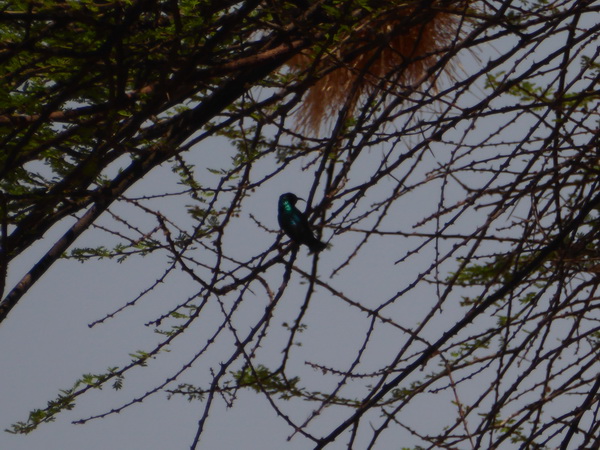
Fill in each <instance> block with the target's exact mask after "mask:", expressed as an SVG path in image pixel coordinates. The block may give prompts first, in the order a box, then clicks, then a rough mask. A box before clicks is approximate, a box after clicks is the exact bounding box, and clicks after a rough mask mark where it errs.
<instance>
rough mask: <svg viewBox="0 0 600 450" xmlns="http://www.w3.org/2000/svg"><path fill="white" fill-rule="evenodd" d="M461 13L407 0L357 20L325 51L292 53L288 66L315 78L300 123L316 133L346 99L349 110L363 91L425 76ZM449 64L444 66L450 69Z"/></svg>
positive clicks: (393, 87)
mask: <svg viewBox="0 0 600 450" xmlns="http://www.w3.org/2000/svg"><path fill="white" fill-rule="evenodd" d="M459 17H460V16H459V14H458V13H451V12H448V10H447V9H446V10H436V9H434V8H431V7H430V8H428V9H427V10H423V9H419V8H418V6H415V4H414V3H412V2H411V3H409V4H406V3H405V4H404V5H402V6H397V7H394V8H393V9H391V10H388V11H386V12H385V13H383V14H381V15H380V16H378V17H376V18H372V17H370V18H369V19H368V20H365V21H364V22H363V23H360V24H358V26H356V27H355V28H354V29H353V30H352V31H351V32H350V33H349V34H348V36H346V37H344V38H343V39H342V40H341V42H340V43H339V44H338V45H337V47H336V48H335V49H334V50H333V51H331V52H329V53H327V54H324V55H321V56H318V57H317V56H316V55H315V54H313V53H308V52H305V53H303V54H301V55H298V56H297V57H295V58H294V59H293V60H292V61H290V63H289V66H290V67H292V68H293V69H295V70H298V71H305V72H306V73H312V76H314V78H315V79H316V80H318V81H316V82H315V84H314V85H313V86H312V87H311V88H310V89H309V91H308V93H307V94H306V97H305V99H304V102H303V104H302V106H301V108H300V111H299V112H298V127H299V128H300V129H304V130H306V131H312V132H313V133H315V134H316V133H318V131H319V128H320V126H321V124H322V123H324V122H326V121H328V120H330V119H331V118H332V117H334V116H335V115H336V114H337V113H338V112H339V111H340V110H341V108H342V107H344V105H346V106H347V108H348V111H349V112H350V113H352V112H353V111H354V110H355V108H356V106H357V103H358V100H359V99H360V98H361V96H363V94H368V93H372V92H373V91H374V90H388V91H391V92H400V91H401V90H402V91H406V90H407V89H406V88H407V87H409V88H411V89H414V88H416V87H417V86H418V85H420V84H421V83H423V82H427V81H428V78H429V76H428V70H429V69H430V68H432V67H433V66H434V65H435V64H436V63H437V62H438V61H439V59H440V58H441V57H442V56H443V55H444V54H445V51H446V50H447V49H449V48H450V47H451V46H452V45H453V44H454V43H456V41H457V37H458V35H459V30H458V28H459V23H460V21H459ZM449 67H450V66H449V65H446V67H445V69H444V70H445V71H446V73H450V74H451V69H449ZM430 86H433V87H435V81H434V80H430ZM411 89H408V91H410V90H411Z"/></svg>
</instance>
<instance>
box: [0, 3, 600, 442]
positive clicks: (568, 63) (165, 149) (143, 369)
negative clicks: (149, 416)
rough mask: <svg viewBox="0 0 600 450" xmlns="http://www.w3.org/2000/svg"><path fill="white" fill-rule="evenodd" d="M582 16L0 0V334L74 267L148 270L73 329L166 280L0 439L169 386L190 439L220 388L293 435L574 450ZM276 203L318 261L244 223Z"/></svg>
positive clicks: (542, 8) (591, 193)
mask: <svg viewBox="0 0 600 450" xmlns="http://www.w3.org/2000/svg"><path fill="white" fill-rule="evenodd" d="M598 9H599V7H598V4H597V3H596V2H594V1H589V0H581V1H576V0H574V1H566V2H547V1H540V2H535V1H534V2H532V1H501V2H467V1H465V2H455V1H443V0H442V1H426V2H413V1H389V2H381V1H375V0H352V1H338V0H325V1H322V2H304V1H290V2H260V1H256V0H249V1H245V2H238V1H235V0H233V1H202V2H199V1H196V0H178V1H166V0H165V1H161V0H133V1H117V0H115V1H99V0H95V1H93V0H86V1H60V2H56V1H49V0H48V1H47V0H31V1H29V0H28V1H25V0H22V1H20V0H14V1H13V0H10V1H6V2H3V3H2V4H1V5H0V76H1V77H2V83H0V142H1V146H2V151H1V152H0V189H1V195H0V239H1V242H0V243H1V247H2V252H1V254H0V279H1V280H2V286H1V289H0V292H2V294H3V299H2V302H0V322H2V321H5V320H9V317H10V316H9V313H10V312H11V310H13V308H15V307H18V305H19V304H20V303H21V302H27V301H29V298H30V297H29V296H27V295H26V294H27V293H28V291H29V289H30V288H31V287H32V286H34V285H35V284H36V283H37V282H38V280H39V279H40V278H41V276H42V275H43V274H45V273H46V272H47V271H48V270H49V269H50V268H51V267H58V266H60V265H62V264H69V263H72V262H73V261H71V260H74V261H77V262H81V263H84V266H86V265H89V266H90V270H93V268H94V267H96V266H94V264H95V263H96V261H98V260H103V263H107V262H112V261H114V262H118V263H121V264H122V266H119V267H123V268H131V267H132V266H131V265H130V264H140V267H146V266H145V265H146V264H156V266H158V267H160V271H159V272H160V274H159V275H158V276H156V275H148V274H145V273H143V274H138V275H139V276H146V278H144V282H145V283H146V286H145V288H143V289H142V290H141V291H140V292H139V294H138V295H137V296H135V297H134V298H132V299H130V300H129V301H128V302H126V303H125V304H123V305H122V306H120V307H118V308H117V309H116V310H114V311H107V312H106V316H105V317H103V318H101V319H98V320H97V321H95V322H94V323H92V324H90V326H94V327H96V326H100V325H102V324H104V323H105V322H107V321H109V320H111V319H112V318H114V317H116V316H119V315H120V314H122V313H123V311H125V310H136V308H137V309H143V308H144V307H143V302H142V300H144V299H146V298H151V297H152V296H153V295H156V296H159V295H160V294H159V293H158V292H159V290H160V287H161V286H163V285H168V286H169V287H170V290H169V296H170V297H169V298H165V299H164V305H165V306H164V309H163V310H162V312H161V313H160V315H159V316H157V317H155V318H154V319H153V320H151V321H149V322H147V323H145V324H144V325H146V326H148V327H151V328H152V329H153V330H154V333H152V336H153V337H155V338H157V339H158V340H157V341H156V342H154V341H148V346H147V347H146V348H145V349H140V350H135V351H133V350H132V349H126V353H124V355H122V358H124V359H123V361H124V362H123V363H122V364H118V363H115V364H117V366H114V367H113V366H111V368H110V369H108V370H107V371H106V372H105V373H103V374H100V375H91V374H87V375H83V376H82V377H81V378H80V379H78V380H77V381H76V382H75V384H74V385H73V386H72V387H71V388H69V389H65V390H63V391H60V393H59V395H58V397H57V398H56V399H55V400H51V401H50V402H48V404H47V406H46V407H45V408H41V409H36V410H34V411H32V412H31V413H30V415H29V418H28V420H27V421H25V422H18V423H16V424H15V425H13V427H12V428H11V429H10V431H11V432H13V433H29V432H31V431H32V430H34V429H35V428H36V427H37V426H39V425H40V424H42V423H46V422H50V421H53V420H54V418H55V417H56V416H57V414H60V413H63V412H64V411H65V410H71V409H73V407H74V405H75V403H76V402H80V401H83V399H84V398H86V395H87V394H89V393H90V392H91V391H93V390H98V389H101V388H102V387H103V386H111V387H112V388H113V389H114V390H117V391H119V395H121V396H123V401H122V403H121V404H120V405H119V406H116V407H114V408H112V409H111V410H109V411H104V412H99V413H98V414H96V415H94V416H91V417H85V418H81V419H79V420H77V421H76V423H86V422H87V421H89V420H93V419H97V418H102V417H106V416H108V415H112V414H118V413H119V412H121V411H122V410H124V409H127V408H130V407H131V406H133V405H138V404H140V403H142V402H143V400H145V399H146V398H148V397H150V396H153V395H156V394H157V393H160V392H166V393H168V395H169V396H170V397H173V396H176V397H179V396H181V397H183V398H186V399H187V400H189V401H195V402H201V405H202V411H201V413H199V416H198V418H197V423H198V427H197V429H196V430H195V436H194V437H193V438H191V442H192V447H197V446H198V445H199V442H200V436H201V435H202V434H203V432H204V431H205V428H206V427H209V426H210V423H211V422H210V418H209V416H210V413H212V411H213V410H214V405H215V404H216V403H217V402H219V401H221V402H223V404H225V405H226V406H228V407H235V406H237V405H238V403H239V398H238V393H239V392H240V391H241V390H243V391H245V392H246V393H248V394H252V395H256V396H261V397H264V398H266V399H267V400H268V403H269V405H270V406H271V407H272V408H273V410H274V411H275V412H276V414H277V416H278V418H279V419H280V422H281V426H286V427H289V429H290V430H292V433H293V437H294V439H298V440H302V439H305V440H306V442H307V443H308V444H309V445H314V446H315V448H323V447H326V446H329V445H330V444H334V443H335V445H342V443H343V445H346V446H347V447H348V448H353V446H354V448H359V447H360V448H363V447H364V448H371V447H373V446H375V445H379V444H381V445H382V446H383V447H386V446H390V445H392V444H390V445H387V444H389V443H390V442H393V445H395V446H398V445H399V444H398V443H399V442H400V445H402V446H408V447H407V448H448V449H451V448H467V447H470V448H499V447H501V446H506V445H512V446H514V445H519V446H520V448H557V447H561V448H576V447H577V448H585V447H588V448H596V447H597V446H598V437H597V436H598V427H599V426H600V422H599V421H598V417H597V413H596V411H597V409H598V404H599V401H600V395H599V393H600V380H599V379H598V376H597V374H598V370H599V363H598V351H599V348H600V347H599V343H600V338H599V336H600V328H599V326H598V318H597V313H598V307H599V305H600V301H599V299H598V289H599V278H598V273H599V272H600V269H599V267H600V265H599V264H598V261H599V260H600V253H599V252H598V250H597V248H598V239H599V238H600V222H599V217H598V211H599V210H600V176H599V175H600V171H599V167H600V164H599V163H598V157H599V154H600V153H599V152H600V146H599V142H598V126H599V121H600V117H599V113H598V111H599V110H600V105H599V103H600V96H599V94H598V92H599V89H598V86H599V82H600V70H599V68H600V60H599V56H600V52H599V50H598V49H599V46H598V36H599V32H600V25H599V24H598V21H597V20H596V19H597V15H598V12H599V11H598ZM440 17H444V18H446V19H447V20H445V21H444V22H443V23H444V28H443V29H440V28H439V27H437V24H439V23H440V22H438V21H439V18H440ZM369 30H376V33H375V35H373V34H372V33H371V32H370V31H369ZM407 36H410V39H408V40H407V39H405V38H406V37H407ZM420 36H423V39H425V38H427V39H425V40H426V41H427V42H430V43H431V45H432V46H431V47H426V48H423V47H421V44H422V43H423V42H424V41H421V40H419V39H420ZM440 36H441V37H440ZM415 39H416V41H415ZM399 42H402V43H404V44H402V45H400V44H399ZM406 42H417V43H418V44H419V45H416V44H415V45H414V49H415V52H411V51H405V50H406V48H405V47H406V45H405V44H406ZM409 47H410V46H409ZM417 47H418V51H416V50H417ZM390 52H391V53H393V54H394V58H392V60H390V58H389V56H390ZM378 58H384V59H385V61H384V60H382V59H378ZM415 67H416V68H417V69H415V70H414V71H413V72H410V73H409V72H406V71H408V70H411V68H413V69H414V68H415ZM340 73H341V75H340ZM331 74H337V75H340V76H339V77H337V75H336V76H334V77H332V76H331ZM342 79H343V80H346V81H345V82H344V83H349V84H343V83H341V84H340V86H342V88H341V89H340V90H338V91H336V94H335V95H334V97H335V99H336V100H335V104H334V105H333V106H332V107H331V108H328V106H329V104H328V103H327V101H328V99H329V98H328V97H324V96H323V95H321V94H322V93H323V92H329V91H328V87H330V88H331V87H332V86H333V85H334V84H335V81H332V80H342ZM348 80H349V81H348ZM348 86H351V87H350V88H349V87H348ZM315 98H316V99H317V101H321V103H320V106H319V107H316V108H315V107H314V103H311V102H314V101H315ZM307 99H308V100H307ZM311 99H312V100H311ZM324 99H325V101H324ZM311 105H313V106H311ZM307 111H308V112H307ZM306 114H309V115H310V114H312V116H310V120H308V122H311V123H312V124H314V123H319V124H320V125H321V128H320V129H321V131H320V132H318V131H317V128H318V127H317V126H314V125H313V126H312V128H310V127H308V129H307V127H303V126H302V123H304V124H306V122H307V119H306ZM315 114H316V115H315ZM135 188H139V189H137V190H136V189H135ZM300 190H302V192H299V191H300ZM287 191H296V193H297V194H298V195H300V196H302V197H304V198H305V199H306V204H307V213H308V214H309V217H310V221H311V224H313V226H314V227H315V230H316V231H317V232H318V234H319V235H320V236H321V237H322V239H324V240H325V241H327V242H328V243H329V244H330V245H329V246H328V249H326V250H324V251H323V252H322V253H321V254H319V255H310V256H309V257H307V256H306V254H305V253H304V252H303V250H302V249H300V250H299V249H297V248H295V247H294V246H293V245H290V244H289V243H288V242H287V241H286V240H285V239H284V240H282V237H281V235H280V234H279V233H278V230H276V229H274V222H273V220H271V219H272V217H270V216H269V217H267V215H266V214H267V213H265V211H275V201H276V198H277V197H278V195H279V194H281V193H283V192H287ZM266 204H268V205H269V208H267V209H265V208H263V205H266ZM259 211H260V212H259ZM65 230H66V231H65ZM57 232H58V234H59V237H51V236H57ZM84 233H86V235H85V236H82V234H84ZM42 239H52V242H51V245H50V246H49V250H48V249H47V248H48V247H43V246H41V242H42ZM74 245H75V246H76V247H74ZM40 248H43V251H42V253H43V255H42V256H41V257H40V256H39V255H40V250H39V249H40ZM31 255H35V256H36V259H35V262H34V263H31V258H30V256H31ZM28 264H29V265H28ZM128 264H129V265H128ZM9 267H10V269H11V270H12V271H13V273H14V271H17V272H19V273H20V274H21V275H22V277H21V279H20V280H18V281H17V282H15V283H14V284H13V285H11V286H5V283H6V280H7V279H8V270H9ZM153 267H154V266H153ZM50 275H51V274H50V273H49V274H48V276H50ZM152 277H153V278H152ZM182 277H184V279H185V280H186V282H182V281H181V280H182ZM186 283H187V284H186ZM165 297H168V296H165ZM281 324H283V326H280V327H278V325H281ZM190 335H191V336H193V338H194V339H193V342H194V344H193V345H194V346H193V348H192V350H191V351H192V352H193V353H192V354H191V356H190V348H189V347H187V348H186V347H185V345H184V344H182V342H185V339H184V338H186V337H188V336H190ZM181 347H184V348H183V349H182V348H181ZM186 350H187V352H186ZM176 353H177V357H178V358H179V359H173V360H176V361H177V362H176V363H175V365H173V363H172V361H173V360H171V363H170V365H169V370H170V372H169V374H168V375H167V376H166V377H165V378H164V380H163V381H162V382H158V383H156V385H153V386H152V387H151V388H149V389H148V390H147V391H146V392H145V393H142V394H139V392H137V393H136V394H131V395H130V397H127V395H129V394H130V392H129V391H128V390H127V386H124V384H123V380H124V378H125V376H127V377H128V380H129V379H130V378H135V377H140V378H142V379H143V374H146V373H152V371H153V370H155V369H156V367H157V366H159V364H160V361H162V360H163V358H166V357H167V354H168V355H169V356H168V357H169V358H176V357H175V356H173V354H176ZM424 405H425V408H423V406H424ZM419 408H423V409H426V410H427V411H430V415H431V418H432V419H435V420H427V421H423V420H418V419H417V418H415V414H413V412H414V411H416V410H418V409H419ZM325 411H327V412H328V413H330V414H329V415H328V420H330V422H325V421H323V419H322V418H323V417H324V416H326V415H325V414H322V413H323V412H325ZM428 419H429V417H428ZM191 434H193V432H192V433H191ZM386 439H388V441H386ZM359 443H360V444H359ZM363 444H365V445H363ZM386 448H387V447H386ZM509 448H512V447H509Z"/></svg>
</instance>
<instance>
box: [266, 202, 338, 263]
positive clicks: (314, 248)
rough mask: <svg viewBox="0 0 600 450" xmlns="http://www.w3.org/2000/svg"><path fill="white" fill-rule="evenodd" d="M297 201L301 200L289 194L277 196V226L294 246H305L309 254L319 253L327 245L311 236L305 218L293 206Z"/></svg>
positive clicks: (311, 233)
mask: <svg viewBox="0 0 600 450" xmlns="http://www.w3.org/2000/svg"><path fill="white" fill-rule="evenodd" d="M298 200H302V199H301V198H298V197H297V196H296V195H295V194H292V193H291V192H288V193H286V194H282V195H281V196H279V204H278V214H277V219H278V220H279V226H280V227H281V229H282V230H283V231H284V232H285V234H287V235H288V236H289V237H290V238H291V239H292V241H294V242H295V243H296V244H298V245H300V244H304V245H306V246H307V247H308V248H309V249H310V251H311V252H315V253H316V252H320V251H321V250H323V249H324V248H325V247H327V244H325V243H323V242H321V241H320V240H318V239H317V238H316V237H315V235H314V234H313V232H312V230H311V229H310V226H309V224H308V220H307V218H306V216H305V215H304V213H302V212H300V210H298V208H296V206H295V205H296V202H297V201H298ZM302 201H304V200H302Z"/></svg>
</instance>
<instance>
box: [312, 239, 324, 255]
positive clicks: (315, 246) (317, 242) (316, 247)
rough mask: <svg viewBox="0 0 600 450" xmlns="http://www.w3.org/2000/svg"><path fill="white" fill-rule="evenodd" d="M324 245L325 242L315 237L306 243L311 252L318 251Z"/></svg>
mask: <svg viewBox="0 0 600 450" xmlns="http://www.w3.org/2000/svg"><path fill="white" fill-rule="evenodd" d="M325 247H327V244H326V243H324V242H321V241H320V240H318V239H317V238H314V239H313V240H312V241H310V242H309V244H308V248H309V249H310V252H311V253H318V252H320V251H321V250H323V249H324V248H325Z"/></svg>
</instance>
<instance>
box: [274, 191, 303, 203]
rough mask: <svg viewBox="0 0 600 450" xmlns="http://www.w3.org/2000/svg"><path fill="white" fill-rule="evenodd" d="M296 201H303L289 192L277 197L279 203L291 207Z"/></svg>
mask: <svg viewBox="0 0 600 450" xmlns="http://www.w3.org/2000/svg"><path fill="white" fill-rule="evenodd" d="M298 200H302V201H304V200H303V199H301V198H300V197H297V196H296V194H292V193H291V192H288V193H286V194H281V196H280V197H279V202H280V203H283V202H289V203H291V204H292V205H295V204H296V202H297V201H298Z"/></svg>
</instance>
